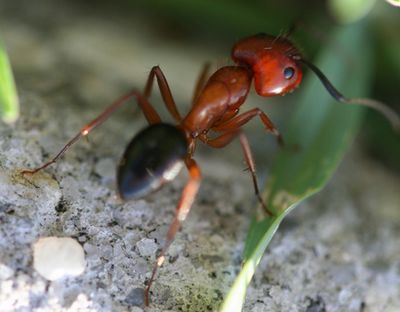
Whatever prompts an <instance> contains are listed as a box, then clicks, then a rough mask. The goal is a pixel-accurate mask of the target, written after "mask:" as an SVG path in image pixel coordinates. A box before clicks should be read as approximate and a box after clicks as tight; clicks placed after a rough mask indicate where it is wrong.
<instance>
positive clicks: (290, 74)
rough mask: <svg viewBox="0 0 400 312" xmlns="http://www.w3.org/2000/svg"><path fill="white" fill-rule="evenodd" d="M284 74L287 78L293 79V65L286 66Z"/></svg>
mask: <svg viewBox="0 0 400 312" xmlns="http://www.w3.org/2000/svg"><path fill="white" fill-rule="evenodd" d="M283 76H284V77H285V79H286V80H289V79H292V78H293V76H294V68H293V67H286V68H285V69H284V70H283Z"/></svg>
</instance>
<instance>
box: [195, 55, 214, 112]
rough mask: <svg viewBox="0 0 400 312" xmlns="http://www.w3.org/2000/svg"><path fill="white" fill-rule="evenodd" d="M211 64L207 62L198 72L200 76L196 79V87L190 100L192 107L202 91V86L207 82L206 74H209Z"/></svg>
mask: <svg viewBox="0 0 400 312" xmlns="http://www.w3.org/2000/svg"><path fill="white" fill-rule="evenodd" d="M210 67H211V64H210V63H209V62H207V63H205V64H204V65H203V68H202V70H201V72H200V76H199V78H198V79H197V82H196V85H195V87H194V92H193V98H192V105H193V104H194V103H195V101H196V99H197V97H198V96H199V94H200V92H201V91H202V89H203V87H204V85H205V84H206V82H207V78H208V74H209V72H210Z"/></svg>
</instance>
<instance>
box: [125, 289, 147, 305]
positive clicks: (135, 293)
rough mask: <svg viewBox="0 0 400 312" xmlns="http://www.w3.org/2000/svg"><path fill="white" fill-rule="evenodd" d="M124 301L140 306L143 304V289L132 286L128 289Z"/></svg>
mask: <svg viewBox="0 0 400 312" xmlns="http://www.w3.org/2000/svg"><path fill="white" fill-rule="evenodd" d="M125 302H126V303H127V304H128V305H130V306H136V307H140V306H142V305H143V304H144V289H143V288H134V289H132V290H131V291H130V293H129V294H128V296H127V297H126V299H125Z"/></svg>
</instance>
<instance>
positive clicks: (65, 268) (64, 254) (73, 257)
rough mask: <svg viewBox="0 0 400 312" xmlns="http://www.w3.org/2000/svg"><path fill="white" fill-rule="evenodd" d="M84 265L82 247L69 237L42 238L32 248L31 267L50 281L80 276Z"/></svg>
mask: <svg viewBox="0 0 400 312" xmlns="http://www.w3.org/2000/svg"><path fill="white" fill-rule="evenodd" d="M85 265H86V262H85V254H84V252H83V248H82V246H81V245H80V244H79V243H78V242H77V241H76V240H74V239H72V238H70V237H43V238H40V239H39V240H38V241H37V242H36V243H35V244H34V246H33V267H34V269H35V270H36V271H37V272H38V273H39V274H40V275H42V276H43V277H44V278H46V279H48V280H50V281H55V280H57V279H60V278H63V277H66V276H77V275H80V274H82V272H83V271H84V269H85Z"/></svg>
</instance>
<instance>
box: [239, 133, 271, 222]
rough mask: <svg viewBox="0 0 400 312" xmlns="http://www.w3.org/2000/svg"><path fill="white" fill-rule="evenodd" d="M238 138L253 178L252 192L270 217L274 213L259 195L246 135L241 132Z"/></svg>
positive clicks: (254, 168)
mask: <svg viewBox="0 0 400 312" xmlns="http://www.w3.org/2000/svg"><path fill="white" fill-rule="evenodd" d="M239 139H240V144H241V145H242V149H243V154H244V159H245V160H246V163H247V166H248V168H249V170H250V173H251V177H252V179H253V186H254V192H255V194H256V196H257V198H258V201H259V202H260V204H261V206H262V207H263V209H264V211H266V212H267V214H268V215H269V216H270V217H272V216H273V215H274V214H273V213H272V212H271V211H270V210H269V209H268V207H267V205H266V204H265V203H264V200H263V198H262V197H261V194H260V190H259V188H258V183H257V175H256V165H255V163H254V159H253V155H252V153H251V149H250V144H249V141H248V140H247V137H246V135H245V134H244V133H243V132H241V133H240V135H239Z"/></svg>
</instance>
